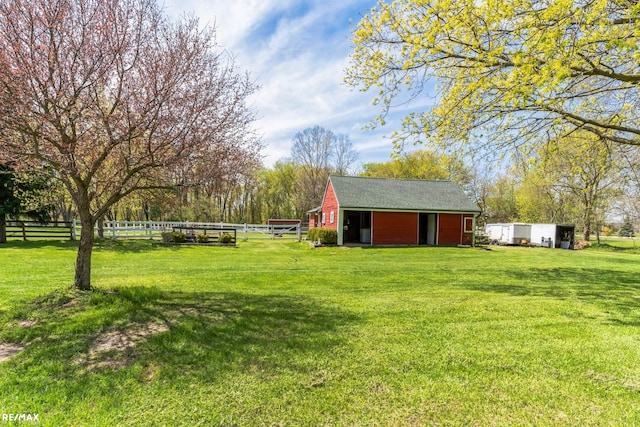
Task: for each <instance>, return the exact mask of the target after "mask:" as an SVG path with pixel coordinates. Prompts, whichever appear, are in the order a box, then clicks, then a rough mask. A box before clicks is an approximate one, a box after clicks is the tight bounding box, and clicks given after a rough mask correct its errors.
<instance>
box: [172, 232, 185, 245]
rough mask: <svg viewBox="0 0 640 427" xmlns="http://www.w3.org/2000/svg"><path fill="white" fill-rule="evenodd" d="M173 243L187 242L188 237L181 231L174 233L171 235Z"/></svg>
mask: <svg viewBox="0 0 640 427" xmlns="http://www.w3.org/2000/svg"><path fill="white" fill-rule="evenodd" d="M171 241H172V242H175V243H184V242H186V241H187V235H186V234H184V233H182V232H180V231H174V232H172V233H171Z"/></svg>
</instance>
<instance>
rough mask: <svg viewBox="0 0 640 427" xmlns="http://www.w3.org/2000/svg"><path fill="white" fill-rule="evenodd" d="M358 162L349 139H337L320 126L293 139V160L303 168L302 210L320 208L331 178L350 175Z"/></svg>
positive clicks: (301, 186)
mask: <svg viewBox="0 0 640 427" xmlns="http://www.w3.org/2000/svg"><path fill="white" fill-rule="evenodd" d="M357 158H358V153H357V151H356V150H355V149H354V148H353V144H352V143H351V141H350V140H349V137H348V136H347V135H342V134H337V135H336V134H334V133H333V132H331V131H330V130H327V129H325V128H323V127H321V126H314V127H311V128H307V129H305V130H303V131H302V132H298V133H297V134H296V135H295V136H294V138H293V146H292V147H291V159H292V160H293V162H294V163H295V164H296V165H297V166H299V167H300V168H301V175H302V176H301V178H300V179H299V180H298V185H299V189H298V192H299V193H300V198H301V199H302V200H301V201H302V203H303V206H306V207H307V209H309V208H310V207H315V206H317V205H318V204H319V203H320V202H321V200H322V195H323V194H324V186H325V185H326V183H327V178H328V177H329V174H331V173H337V174H339V175H345V174H347V173H348V171H349V168H350V167H351V165H352V164H353V162H355V161H356V159H357Z"/></svg>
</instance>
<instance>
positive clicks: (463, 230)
mask: <svg viewBox="0 0 640 427" xmlns="http://www.w3.org/2000/svg"><path fill="white" fill-rule="evenodd" d="M468 219H470V220H471V230H467V220H468ZM474 220H475V216H472V217H464V216H463V217H462V222H463V224H462V232H463V233H467V234H468V233H473V223H474V222H475V221H474Z"/></svg>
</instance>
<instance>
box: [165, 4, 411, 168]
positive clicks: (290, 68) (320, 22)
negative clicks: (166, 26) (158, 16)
mask: <svg viewBox="0 0 640 427" xmlns="http://www.w3.org/2000/svg"><path fill="white" fill-rule="evenodd" d="M375 4H376V1H375V0H342V1H336V0H329V1H326V0H324V1H323V0H236V1H232V0H208V1H207V0H165V2H164V6H165V11H166V13H167V14H168V15H170V16H178V15H180V14H182V13H185V12H187V13H193V14H195V16H197V17H198V18H199V19H200V21H201V23H202V24H213V25H215V26H216V29H217V31H216V32H217V42H218V44H219V45H220V46H221V47H223V48H225V49H227V50H228V51H230V52H231V53H233V54H234V55H235V56H236V61H237V64H238V66H239V67H240V68H241V69H243V70H246V71H249V72H250V73H251V76H252V78H253V79H254V80H255V81H256V83H258V84H259V85H260V86H261V90H260V91H259V92H258V93H257V94H256V95H254V96H253V97H252V99H251V100H250V101H251V103H252V104H253V105H254V106H255V108H256V109H257V112H258V115H259V116H260V119H259V121H258V122H257V123H256V129H257V130H258V132H259V133H260V134H261V135H262V137H263V141H264V143H265V144H266V148H265V150H264V154H265V159H264V162H265V164H266V165H267V166H271V165H273V163H275V161H276V160H278V159H280V158H283V157H287V156H289V152H290V148H291V144H292V142H291V140H292V138H293V136H294V135H295V133H296V132H299V131H302V130H304V129H305V128H308V127H311V126H315V125H320V126H322V127H324V128H326V129H329V130H332V131H333V132H335V133H342V134H346V135H348V136H349V137H350V139H351V141H352V142H353V144H354V146H355V148H356V149H357V150H358V151H359V153H360V156H359V163H360V164H361V163H366V162H372V161H387V160H389V155H390V154H391V151H392V144H391V141H390V140H389V139H388V138H385V135H390V134H391V133H392V132H393V131H394V130H395V129H396V128H398V127H399V125H400V120H401V114H402V111H399V110H396V111H394V113H393V117H390V118H388V120H387V122H388V123H387V125H386V126H385V127H384V128H381V129H377V130H374V131H368V130H363V129H362V128H363V126H365V125H366V124H367V123H369V122H370V121H371V120H372V119H373V118H374V117H375V116H376V114H377V113H378V108H377V107H374V106H372V105H371V100H372V99H373V96H374V95H373V94H372V93H362V92H360V91H358V90H354V89H351V88H349V87H347V86H345V85H344V83H343V77H344V70H345V68H346V67H347V65H348V60H349V59H348V57H349V54H350V53H351V51H352V44H351V42H350V40H349V38H350V31H351V28H352V26H355V25H356V24H357V23H358V22H359V21H360V18H361V17H362V16H363V15H364V14H366V13H367V11H369V10H370V9H371V8H372V7H373V6H375Z"/></svg>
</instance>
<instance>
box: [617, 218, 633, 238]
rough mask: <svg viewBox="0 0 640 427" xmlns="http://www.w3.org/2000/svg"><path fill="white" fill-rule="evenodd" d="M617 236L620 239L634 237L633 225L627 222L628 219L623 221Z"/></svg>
mask: <svg viewBox="0 0 640 427" xmlns="http://www.w3.org/2000/svg"><path fill="white" fill-rule="evenodd" d="M618 234H619V235H620V236H621V237H633V236H634V235H635V233H634V232H633V224H632V223H631V221H629V219H626V220H625V221H624V224H623V225H622V227H620V231H619V232H618Z"/></svg>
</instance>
